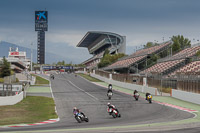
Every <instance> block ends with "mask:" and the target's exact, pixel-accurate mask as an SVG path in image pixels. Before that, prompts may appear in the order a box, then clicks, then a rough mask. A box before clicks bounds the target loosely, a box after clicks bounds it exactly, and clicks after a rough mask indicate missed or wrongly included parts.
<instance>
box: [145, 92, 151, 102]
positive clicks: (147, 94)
mask: <svg viewBox="0 0 200 133" xmlns="http://www.w3.org/2000/svg"><path fill="white" fill-rule="evenodd" d="M149 95H151V94H150V93H149V92H147V93H146V100H147V97H148V96H149Z"/></svg>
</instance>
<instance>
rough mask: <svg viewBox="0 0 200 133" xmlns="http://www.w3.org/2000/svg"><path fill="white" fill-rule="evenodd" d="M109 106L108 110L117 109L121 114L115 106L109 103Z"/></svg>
mask: <svg viewBox="0 0 200 133" xmlns="http://www.w3.org/2000/svg"><path fill="white" fill-rule="evenodd" d="M107 106H108V109H111V108H112V109H115V110H116V111H117V112H118V113H119V111H118V109H116V108H115V106H114V105H112V104H110V103H107Z"/></svg>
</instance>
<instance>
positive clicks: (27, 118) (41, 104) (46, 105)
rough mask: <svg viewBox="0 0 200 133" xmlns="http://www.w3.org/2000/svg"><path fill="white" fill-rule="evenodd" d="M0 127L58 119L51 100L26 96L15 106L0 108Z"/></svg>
mask: <svg viewBox="0 0 200 133" xmlns="http://www.w3.org/2000/svg"><path fill="white" fill-rule="evenodd" d="M0 112H1V115H0V125H9V124H21V123H37V122H41V121H45V120H48V119H53V118H58V116H57V114H56V113H55V103H54V100H53V99H52V98H47V97H40V96H27V97H26V98H25V99H24V100H22V101H21V102H19V103H17V104H15V105H9V106H0Z"/></svg>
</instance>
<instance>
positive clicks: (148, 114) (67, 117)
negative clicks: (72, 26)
mask: <svg viewBox="0 0 200 133" xmlns="http://www.w3.org/2000/svg"><path fill="white" fill-rule="evenodd" d="M51 87H52V91H53V95H54V99H55V103H56V108H57V112H58V115H59V118H60V121H59V122H57V123H54V124H46V125H39V126H29V127H16V128H7V129H1V128H0V132H1V131H33V132H37V130H40V131H45V130H48V131H49V132H50V131H51V130H53V132H61V131H63V132H67V131H65V129H78V128H96V127H97V128H98V127H101V128H102V127H112V126H115V127H118V128H120V126H128V125H139V124H151V123H162V122H169V121H177V120H182V119H188V118H192V117H194V115H193V114H191V113H187V112H184V111H180V110H177V109H173V108H169V107H166V106H162V105H159V104H156V103H152V104H149V103H148V102H147V101H145V100H143V99H139V101H135V100H134V99H133V97H131V96H128V95H126V94H123V93H120V92H116V91H114V95H113V97H112V99H111V100H108V98H107V95H106V91H107V89H106V88H103V87H100V86H97V85H95V84H93V83H91V82H89V81H87V80H85V79H83V78H81V77H79V76H77V77H75V75H74V74H57V75H55V79H54V80H51ZM108 102H110V103H112V104H114V105H115V106H116V107H117V108H118V110H119V112H120V113H121V115H122V117H121V118H116V119H114V118H113V117H112V116H110V115H109V114H108V113H107V111H106V109H107V106H106V105H107V103H108ZM75 106H76V107H77V108H79V109H80V110H81V111H83V112H84V113H85V115H87V116H88V118H89V122H88V123H86V122H83V123H77V121H76V120H75V119H74V116H73V113H72V109H73V107H75ZM102 129H103V128H102ZM56 130H58V131H56ZM59 130H60V131H59ZM126 130H127V131H126ZM188 130H190V129H188ZM195 130H199V128H196V129H195ZM195 130H192V131H195ZM179 131H180V132H182V131H181V130H172V131H166V132H163V131H162V132H163V133H168V132H170V133H174V132H179ZM78 132H88V131H85V130H83V131H81V130H79V131H78ZM95 132H100V130H96V131H95ZM103 132H107V130H104V131H103ZM108 132H112V130H109V131H108ZM113 132H117V131H116V129H115V130H113ZM118 132H120V130H119V131H118ZM122 132H133V130H129V129H124V130H123V131H122ZM147 132H149V133H151V131H147ZM154 132H155V133H159V131H154ZM152 133H153V132H152ZM191 133H193V132H191ZM194 133H196V132H194Z"/></svg>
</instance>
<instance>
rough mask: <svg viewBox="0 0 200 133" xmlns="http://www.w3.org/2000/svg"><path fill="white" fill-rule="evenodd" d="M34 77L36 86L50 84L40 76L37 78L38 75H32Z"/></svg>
mask: <svg viewBox="0 0 200 133" xmlns="http://www.w3.org/2000/svg"><path fill="white" fill-rule="evenodd" d="M32 76H35V77H36V82H35V84H36V85H40V84H41V85H42V84H49V81H48V80H46V79H44V78H41V77H40V76H37V75H34V74H32Z"/></svg>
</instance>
